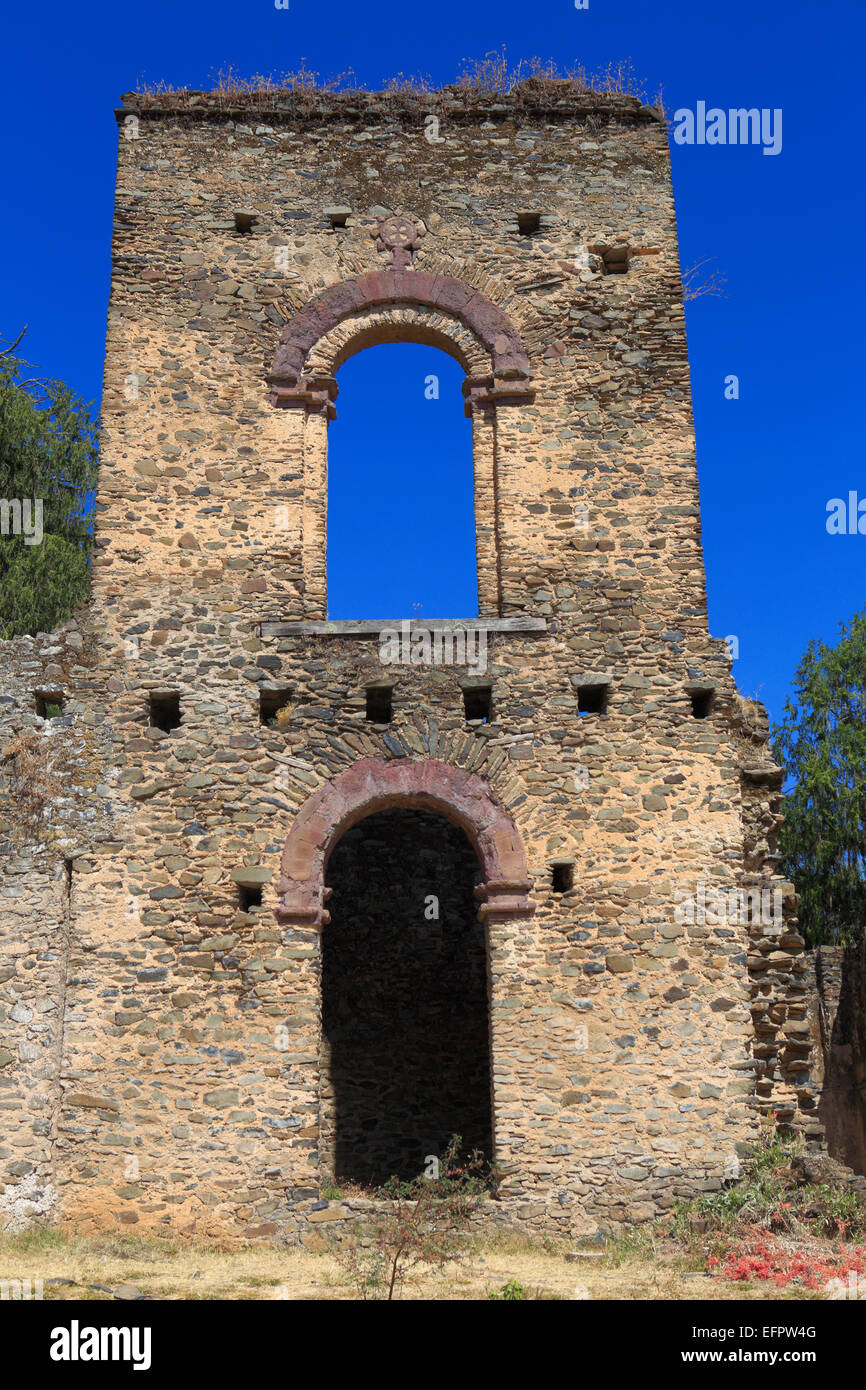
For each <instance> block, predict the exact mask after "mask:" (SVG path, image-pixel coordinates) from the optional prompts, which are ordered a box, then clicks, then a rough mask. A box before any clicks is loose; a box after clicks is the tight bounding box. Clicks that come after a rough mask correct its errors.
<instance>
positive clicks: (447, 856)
mask: <svg viewBox="0 0 866 1390" xmlns="http://www.w3.org/2000/svg"><path fill="white" fill-rule="evenodd" d="M406 814H409V819H403V818H401V817H404V816H405V815H406ZM383 817H384V818H383ZM353 831H357V832H358V833H357V834H354V833H353ZM443 833H444V836H445V838H443ZM332 861H333V863H332ZM439 861H441V863H442V865H443V866H444V870H443V868H437V867H436V864H437V863H438V862H439ZM365 875H366V876H367V877H368V878H369V884H368V885H366V886H365V884H364V876H365ZM395 885H396V886H395ZM437 886H438V888H439V892H438V893H437ZM529 888H530V882H529V879H528V877H527V872H526V859H525V856H524V852H523V846H522V844H521V840H520V835H519V833H518V831H517V827H516V826H515V824H514V821H513V820H512V818H511V816H510V814H509V812H508V810H507V809H506V807H505V806H504V805H503V803H502V802H501V801H500V800H499V798H498V797H497V796H496V794H495V792H494V791H493V789H492V788H491V786H490V784H489V783H488V782H487V781H485V779H484V778H482V777H480V776H478V775H477V774H475V773H470V772H467V771H466V770H465V769H464V768H460V767H455V766H453V765H452V764H450V763H444V762H439V761H436V760H433V759H430V760H420V759H418V760H415V759H409V758H396V759H393V760H391V761H384V760H381V759H378V758H364V759H361V760H360V761H359V762H357V763H353V764H352V765H351V766H350V767H348V768H346V770H345V771H344V772H342V773H340V774H339V775H338V776H336V777H334V778H333V779H332V780H331V781H329V782H326V783H323V785H322V786H321V787H319V789H318V791H316V792H314V793H313V794H312V795H311V796H310V797H309V798H308V800H307V801H306V802H305V803H304V805H303V806H302V807H301V809H300V811H299V812H298V814H297V816H296V817H295V820H294V823H293V825H292V829H291V831H290V833H289V836H288V838H287V840H286V844H285V848H284V850H283V856H282V864H281V877H280V880H279V883H278V885H277V890H278V893H279V899H280V901H279V907H278V909H277V917H278V919H279V921H280V922H282V923H283V924H284V925H285V926H288V927H290V928H291V930H292V932H293V934H294V937H295V939H296V940H297V941H298V942H302V941H309V940H312V939H314V936H315V935H317V934H319V935H320V934H321V933H323V932H326V931H328V929H329V927H330V926H331V923H332V916H333V924H334V926H335V928H336V930H335V932H334V934H333V936H332V937H330V938H329V940H328V941H326V942H325V943H324V946H325V957H326V959H325V970H324V972H323V979H324V985H325V997H324V999H323V1014H324V1018H323V1030H322V1033H323V1040H322V1043H321V1048H320V1059H319V1102H320V1103H319V1126H318V1153H319V1168H320V1173H321V1176H322V1178H323V1179H324V1178H326V1177H327V1176H330V1175H331V1174H333V1173H334V1170H335V1168H337V1167H338V1166H339V1165H342V1167H343V1173H344V1175H349V1174H353V1175H358V1176H357V1180H358V1181H363V1182H370V1181H373V1182H376V1181H381V1180H382V1177H383V1175H384V1177H385V1178H387V1177H390V1176H391V1175H392V1173H394V1172H395V1171H398V1172H399V1171H400V1170H401V1169H402V1170H403V1171H404V1172H405V1171H410V1173H411V1175H415V1174H417V1173H418V1172H419V1171H420V1170H421V1169H422V1168H423V1166H424V1164H423V1160H424V1159H425V1158H426V1157H427V1154H430V1153H437V1156H438V1151H437V1145H438V1144H441V1143H442V1137H441V1136H443V1135H444V1140H445V1142H446V1143H447V1141H448V1139H450V1138H451V1135H452V1134H453V1133H455V1132H460V1129H461V1128H464V1129H466V1130H467V1133H466V1134H462V1135H461V1137H462V1138H463V1139H464V1141H467V1142H468V1143H469V1144H470V1146H471V1145H472V1144H475V1145H476V1146H478V1147H485V1146H486V1145H488V1144H489V1146H490V1148H489V1150H488V1152H489V1154H490V1156H495V1155H494V1150H495V1143H496V1092H495V1084H493V1085H491V1082H490V1079H489V1078H490V1077H492V1075H493V1071H494V1062H495V1058H496V1046H497V1044H496V1027H495V1009H496V1007H497V999H499V1000H502V998H503V997H504V995H505V993H506V992H507V989H508V985H507V982H506V980H504V979H500V978H499V975H498V973H497V972H498V971H500V970H501V969H502V968H503V966H502V962H503V960H504V957H505V955H506V950H505V940H506V938H507V937H508V935H509V933H510V932H511V931H512V930H513V927H514V925H515V924H516V923H519V922H521V921H522V920H523V919H524V918H526V917H528V916H529V915H531V913H532V912H533V911H534V904H533V903H532V901H531V899H530V898H529V896H528V893H529ZM431 896H434V897H439V899H440V903H439V910H440V918H439V921H440V923H441V926H438V927H437V928H436V932H437V933H438V935H437V934H434V931H433V930H432V927H433V924H434V919H433V918H432V917H428V918H426V919H425V916H424V909H425V907H427V906H428V903H427V899H428V898H430V897H431ZM470 896H471V899H472V902H471V904H470V901H469V899H470ZM395 902H396V904H397V905H396V907H395V906H394V904H395ZM443 902H444V904H445V914H447V915H443V912H442V903H443ZM326 904H327V906H326ZM332 909H333V914H332ZM474 914H477V919H478V920H477V923H476V921H475V916H474ZM401 923H402V924H403V925H402V928H401ZM359 924H360V930H359ZM353 930H354V932H355V936H354V937H353V936H352V932H353ZM401 930H402V931H403V932H404V933H405V932H411V933H413V934H414V936H413V939H412V940H411V941H410V940H408V939H406V940H401V938H400V932H401ZM482 932H483V936H482ZM482 942H484V944H485V945H486V951H485V950H483V949H482ZM386 944H387V950H386V949H385V948H386ZM377 947H378V948H379V951H380V954H381V956H382V959H381V960H380V959H378V958H377ZM437 951H438V956H437ZM494 957H497V958H498V961H499V964H498V965H496V966H494V964H493V961H494ZM437 960H438V965H437V967H436V968H437V970H438V972H439V973H438V974H437V975H436V979H435V982H434V983H435V988H434V989H433V990H432V999H433V1002H434V1004H435V1002H436V1000H439V1001H440V1005H441V1012H440V1014H439V1016H438V1017H439V1020H440V1022H439V1026H440V1028H441V1027H442V1025H443V1022H444V1025H445V1026H446V1027H448V1026H450V1027H452V1028H454V1027H457V1029H458V1032H459V1034H460V1038H461V1039H462V1041H461V1043H460V1045H459V1046H456V1045H453V1044H451V1043H449V1042H448V1040H447V1039H444V1038H443V1039H441V1040H440V1039H439V1038H438V1036H437V1037H435V1038H434V1039H433V1040H432V1044H433V1048H434V1049H435V1050H436V1054H437V1056H438V1057H439V1058H440V1060H441V1058H446V1059H447V1065H448V1067H449V1074H448V1083H447V1088H446V1090H447V1096H448V1097H449V1099H448V1102H447V1104H446V1103H445V1102H444V1101H440V1100H436V1099H435V1098H434V1099H433V1100H430V1101H429V1104H427V1105H426V1106H425V1107H424V1109H423V1113H422V1110H421V1109H420V1108H419V1106H418V1105H417V1103H416V1102H415V1101H414V1100H410V1101H409V1102H408V1103H407V1102H406V1101H405V1099H404V1100H403V1101H402V1102H399V1095H395V1096H394V1097H391V1098H390V1099H389V1100H388V1105H389V1106H392V1109H391V1111H390V1112H389V1117H388V1121H387V1124H384V1125H383V1121H382V1117H381V1114H380V1113H378V1112H377V1107H379V1110H381V1106H382V1099H381V1097H382V1095H383V1094H384V1092H383V1086H385V1087H387V1085H388V1081H387V1076H386V1075H385V1073H386V1071H387V1070H388V1067H387V1066H386V1060H387V1059H386V1049H385V1048H384V1046H383V1045H382V1043H383V1039H384V1040H385V1041H387V1042H388V1043H389V1044H390V1050H391V1063H392V1065H391V1066H390V1071H391V1072H395V1066H394V1065H393V1063H394V1052H395V1047H398V1046H400V1047H403V1048H406V1047H407V1046H408V1045H409V1043H411V1049H410V1050H411V1051H412V1053H413V1055H412V1057H411V1058H410V1059H409V1062H408V1064H407V1066H406V1068H404V1069H403V1070H402V1071H401V1070H400V1068H396V1074H397V1075H398V1076H401V1077H402V1080H401V1082H400V1086H401V1087H402V1088H403V1090H404V1091H405V1086H406V1084H407V1083H406V1077H407V1076H408V1077H410V1078H411V1077H412V1076H413V1075H415V1076H421V1075H422V1073H423V1078H424V1079H423V1085H424V1087H430V1086H432V1080H431V1078H432V1074H433V1069H432V1068H431V1067H430V1066H429V1058H425V1057H423V1056H420V1055H419V1049H420V1048H421V1047H422V1045H423V1037H422V1036H421V1035H422V1033H423V1028H421V1029H419V1028H414V1032H412V1033H411V1034H410V1033H409V1032H408V1030H409V1029H410V1027H412V1026H414V1025H412V1024H411V1020H410V1018H409V1016H408V1010H409V1009H410V1008H411V1007H412V1006H413V1004H412V1001H413V999H414V1000H415V1001H416V1003H417V1001H418V1000H419V998H420V999H421V1002H422V1004H423V997H422V996H423V985H424V981H423V978H422V977H423V971H424V968H425V963H426V966H427V968H428V974H429V972H430V971H431V970H432V969H433V966H432V965H431V962H436V961H437ZM482 963H483V969H482ZM488 963H489V964H488ZM461 967H462V968H463V970H464V971H465V972H466V975H467V978H466V980H465V981H464V982H463V983H462V984H461V985H460V988H459V990H458V991H457V999H456V1004H457V1005H459V1007H456V1008H455V1009H454V1010H452V1012H451V1014H450V1015H447V1016H446V1009H448V1008H451V1004H449V1002H448V1000H447V997H446V995H447V988H446V987H447V986H448V985H449V984H451V983H453V981H454V979H455V973H456V972H457V971H459V970H460V968H461ZM377 968H379V969H380V971H381V972H382V974H383V979H384V984H385V988H384V989H382V988H380V979H379V977H378V976H377V975H376V974H375V972H376V970H377ZM359 975H360V976H361V977H363V979H364V980H365V981H372V984H369V985H367V986H366V987H367V988H369V989H370V990H372V991H373V995H374V997H373V998H372V999H370V1000H367V1001H362V1002H363V1005H364V1007H363V1008H361V1007H359V1006H358V1004H357V1002H356V996H357V994H358V988H357V986H356V985H353V980H356V979H357V978H358V976H359ZM430 978H431V981H432V976H431V977H430ZM482 979H484V981H485V988H484V989H482ZM401 982H406V983H405V988H402V987H401ZM389 987H390V988H389ZM401 988H402V993H401ZM353 989H354V996H353ZM342 999H345V1000H346V1002H345V1004H341V1000H342ZM389 999H390V1000H391V1001H392V1003H393V1004H396V1005H398V1007H396V1008H395V1009H393V1010H392V1011H391V1012H390V1013H388V1011H387V1009H386V1005H387V1003H388V1001H389ZM488 1001H489V1017H490V1022H489V1024H488V1017H487V1015H488V1009H487V1004H488ZM453 1002H455V1001H452V1003H453ZM424 1007H425V1008H426V1004H425V1005H424ZM341 1009H342V1012H341ZM468 1011H474V1012H475V1015H476V1016H475V1019H474V1022H471V1021H470V1020H469V1018H468V1017H467V1012H468ZM435 1017H436V1014H435V1009H434V1012H433V1013H432V1014H430V1013H424V1014H422V1019H421V1022H422V1024H424V1023H425V1022H426V1026H427V1027H428V1029H429V1028H432V1027H434V1024H433V1022H432V1020H433V1019H434V1018H435ZM484 1029H488V1031H489V1046H487V1045H485V1043H484ZM353 1030H356V1031H353ZM361 1035H363V1037H364V1038H365V1039H366V1040H367V1046H368V1048H369V1049H372V1051H371V1052H370V1055H369V1056H368V1057H364V1058H358V1057H357V1056H356V1057H355V1061H353V1050H354V1052H357V1051H358V1050H359V1048H360V1044H359V1045H358V1047H356V1045H355V1044H356V1038H357V1037H360V1036H361ZM371 1039H373V1041H370V1040H371ZM407 1039H408V1042H407ZM335 1042H336V1049H337V1056H338V1066H337V1069H336V1072H335V1071H334V1067H333V1055H334V1046H335ZM449 1049H450V1050H449ZM353 1066H354V1067H355V1068H356V1069H355V1071H354V1072H353V1071H351V1069H352V1068H353ZM485 1066H487V1067H488V1068H489V1071H488V1073H487V1077H488V1080H486V1081H485V1079H484V1073H485ZM383 1078H384V1079H383ZM467 1084H468V1085H469V1087H470V1095H469V1097H468V1099H467V1100H466V1101H465V1103H464V1102H463V1101H459V1100H458V1098H457V1097H456V1090H457V1087H458V1086H459V1085H464V1086H465V1085H467ZM425 1094H426V1095H427V1097H428V1099H429V1097H430V1095H431V1089H427V1090H426V1091H425ZM377 1095H378V1096H379V1099H378V1100H377ZM485 1096H486V1098H487V1106H486V1108H485V1106H484V1097H485ZM398 1102H399V1103H398ZM340 1104H342V1110H340V1109H339V1108H338V1107H339V1105H340ZM401 1105H402V1109H401ZM461 1105H462V1106H463V1108H462V1109H461ZM340 1114H342V1115H343V1116H348V1124H347V1125H346V1126H343V1125H342V1122H341V1123H340V1126H339V1128H338V1119H339V1117H340ZM400 1126H405V1128H406V1136H405V1139H404V1138H401V1137H400V1136H399V1135H398V1134H397V1130H398V1129H399V1127H400ZM445 1131H449V1132H448V1133H445ZM343 1133H345V1139H346V1144H345V1146H343V1145H341V1146H340V1155H339V1159H338V1152H337V1149H338V1138H339V1137H340V1136H341V1135H342V1134H343ZM488 1134H489V1139H488V1138H487V1135H488ZM395 1136H396V1137H395ZM476 1136H478V1137H477V1138H476ZM380 1141H381V1143H380ZM428 1142H430V1143H431V1144H432V1147H431V1148H426V1145H427V1143H428ZM421 1149H425V1152H423V1153H421V1152H420V1150H421ZM419 1159H420V1163H419ZM404 1165H405V1166H404Z"/></svg>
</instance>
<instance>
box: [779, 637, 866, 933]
mask: <svg viewBox="0 0 866 1390" xmlns="http://www.w3.org/2000/svg"><path fill="white" fill-rule="evenodd" d="M840 632H841V636H840V638H839V641H838V643H837V644H836V646H835V647H830V646H827V645H826V644H825V643H824V642H811V643H810V644H809V646H808V648H807V650H806V652H805V654H804V656H803V658H802V660H801V662H800V664H799V666H798V667H797V672H796V675H795V678H794V680H795V690H796V700H795V701H794V702H792V701H790V700H788V701H786V704H785V710H784V718H783V720H782V722H781V724H780V725H779V726H778V727H777V728H776V729H775V731H774V741H773V751H774V753H775V756H776V758H777V760H778V761H779V762H780V763H781V764H782V766H783V767H784V769H785V771H786V772H787V774H788V777H789V778H790V779H791V781H792V784H793V785H792V786H791V787H790V790H788V792H787V794H786V796H785V798H784V808H783V809H784V813H785V823H784V825H783V826H782V830H781V834H780V837H779V850H780V853H781V855H782V869H783V871H784V872H785V874H787V876H788V877H789V878H790V879H791V881H792V882H793V883H794V885H795V887H796V889H797V892H798V894H799V896H800V926H801V930H802V931H803V934H804V936H805V937H806V940H807V942H808V943H809V944H810V945H817V944H819V943H820V942H836V943H839V944H842V943H846V942H851V941H854V940H856V939H857V938H858V937H859V936H860V935H861V933H862V931H863V927H864V923H866V610H864V611H863V612H862V613H857V614H855V615H854V617H853V618H852V619H851V622H850V623H849V625H848V626H847V627H846V626H845V624H844V623H843V624H840Z"/></svg>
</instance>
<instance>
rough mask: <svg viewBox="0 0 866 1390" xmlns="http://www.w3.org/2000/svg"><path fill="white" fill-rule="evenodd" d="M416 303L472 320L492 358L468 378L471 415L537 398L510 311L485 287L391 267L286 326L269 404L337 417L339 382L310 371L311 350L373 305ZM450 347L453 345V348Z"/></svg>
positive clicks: (319, 300) (328, 294)
mask: <svg viewBox="0 0 866 1390" xmlns="http://www.w3.org/2000/svg"><path fill="white" fill-rule="evenodd" d="M402 304H411V305H416V306H420V307H422V308H425V309H430V310H432V311H434V312H437V313H440V314H442V315H443V316H444V317H446V318H451V319H457V320H458V321H459V322H460V323H463V324H465V325H466V327H467V328H469V329H470V330H471V331H472V332H473V333H474V335H475V337H476V338H477V339H478V340H479V342H480V343H481V344H483V347H484V350H485V352H486V353H487V355H488V356H489V362H490V368H489V372H487V373H484V374H483V375H476V376H471V377H467V379H466V382H465V384H464V388H463V389H464V393H465V394H466V396H467V413H469V412H471V409H472V406H473V404H475V403H479V404H483V405H489V404H499V403H511V402H517V401H523V400H531V399H532V398H533V395H534V393H533V390H532V387H531V385H530V371H529V358H528V356H527V354H526V351H525V349H524V347H523V343H522V341H521V339H520V336H519V334H518V333H517V331H516V329H515V328H514V325H513V324H512V322H511V320H510V319H509V317H508V315H507V314H506V313H505V312H504V311H503V310H502V309H500V308H498V307H497V305H495V304H493V303H492V301H491V300H489V299H487V298H486V297H485V296H484V295H483V294H481V292H480V291H479V290H476V289H473V288H472V286H470V285H464V284H463V283H462V282H461V281H460V280H453V279H451V278H449V277H448V276H447V275H431V274H429V273H428V272H426V271H416V270H386V271H381V272H379V273H377V274H373V275H365V276H361V277H359V278H358V279H355V280H344V281H342V282H341V283H340V284H337V285H331V286H330V287H329V288H328V289H326V290H323V291H322V293H321V294H319V295H317V296H316V298H315V299H313V300H311V301H310V303H309V304H307V305H306V306H305V307H304V308H303V309H301V310H300V311H299V312H298V313H297V314H295V316H294V318H292V319H291V320H290V321H289V322H288V323H287V324H286V326H285V328H284V329H283V332H282V334H281V336H280V344H279V347H278V348H277V351H276V354H275V356H274V361H273V365H272V367H271V371H270V373H269V375H268V383H269V385H270V387H271V391H270V397H269V399H270V402H271V404H272V405H275V406H281V407H284V408H285V407H293V406H294V407H303V408H305V409H307V410H312V411H321V412H322V413H323V414H325V415H327V416H328V417H329V418H330V417H331V416H332V415H333V405H332V402H333V400H334V397H335V394H336V384H335V383H334V382H333V380H332V379H331V378H321V379H319V378H317V377H315V376H312V377H311V376H307V375H305V366H306V362H307V358H308V356H309V353H310V351H311V349H312V348H313V347H314V346H315V345H316V343H318V342H319V340H320V339H321V338H323V337H324V336H325V334H327V333H329V332H330V331H331V330H332V329H333V328H335V327H336V326H337V324H339V323H340V322H341V321H342V320H343V319H345V318H347V317H348V316H349V315H351V314H358V313H362V312H364V311H368V310H371V309H376V308H380V309H381V308H382V307H388V306H391V307H395V306H397V305H402ZM446 350H447V349H446Z"/></svg>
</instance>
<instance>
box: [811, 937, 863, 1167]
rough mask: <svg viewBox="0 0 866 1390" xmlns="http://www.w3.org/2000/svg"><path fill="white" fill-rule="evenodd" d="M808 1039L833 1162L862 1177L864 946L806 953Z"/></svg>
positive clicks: (822, 1116)
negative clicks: (840, 1163) (838, 1161)
mask: <svg viewBox="0 0 866 1390" xmlns="http://www.w3.org/2000/svg"><path fill="white" fill-rule="evenodd" d="M808 957H809V960H808V967H809V968H808V975H807V986H808V998H809V1022H810V1025H811V1026H810V1038H809V1041H810V1042H811V1044H812V1048H813V1058H814V1080H815V1084H816V1087H817V1090H818V1097H819V1099H818V1112H819V1114H820V1117H821V1120H822V1123H823V1126H824V1129H825V1131H826V1139H827V1148H828V1149H829V1151H830V1154H831V1155H832V1157H833V1158H836V1159H839V1160H840V1161H841V1162H842V1163H846V1164H847V1165H848V1167H849V1168H853V1169H854V1171H855V1173H866V942H864V941H861V942H860V943H859V944H858V945H856V946H847V947H846V946H818V947H817V948H816V949H815V950H813V951H810V952H809V953H808Z"/></svg>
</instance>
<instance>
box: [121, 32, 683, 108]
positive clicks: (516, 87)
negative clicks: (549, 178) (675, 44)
mask: <svg viewBox="0 0 866 1390" xmlns="http://www.w3.org/2000/svg"><path fill="white" fill-rule="evenodd" d="M566 88H568V89H570V90H571V91H572V92H577V93H580V92H587V93H593V94H595V95H602V96H611V97H619V96H631V97H636V98H637V99H638V100H640V101H647V100H648V98H647V92H646V87H645V84H644V83H643V82H642V81H641V79H640V78H638V76H637V74H636V73H635V70H634V66H633V63H632V60H631V59H630V58H625V59H620V60H618V61H617V62H611V63H608V65H607V66H606V67H605V68H603V69H601V70H600V71H598V72H591V71H590V70H589V69H588V68H587V67H585V66H584V64H583V63H578V62H574V63H571V64H569V65H567V66H566V67H563V68H560V67H559V65H558V64H557V63H556V62H555V61H554V60H553V59H552V58H548V59H542V58H538V57H534V58H521V59H520V60H519V61H518V62H516V63H512V62H511V61H510V60H509V58H508V55H507V52H506V48H505V45H504V44H503V46H502V48H501V49H500V50H493V51H491V52H489V53H486V54H485V55H484V57H483V58H465V59H463V61H462V66H461V69H460V71H459V73H458V75H457V79H456V82H454V83H452V84H451V90H452V91H453V90H455V89H456V90H460V89H462V91H463V93H464V94H465V95H466V97H467V98H471V97H472V96H473V95H480V96H483V95H493V94H499V95H509V94H510V95H511V96H512V97H515V98H517V99H518V100H521V99H523V100H526V101H533V100H538V98H539V97H543V96H559V95H561V94H562V92H563V91H564V90H565V89H566ZM373 90H377V89H374V88H368V87H364V86H362V85H360V84H359V83H358V82H357V81H356V79H355V74H354V72H353V71H352V70H351V69H349V70H348V71H347V72H343V73H339V74H338V75H337V76H335V77H323V76H322V75H321V74H320V73H318V72H315V71H313V70H312V69H310V68H308V67H307V66H306V61H305V60H303V61H302V63H301V66H300V67H299V68H297V69H295V70H293V71H289V72H283V73H254V74H252V75H251V76H249V77H244V76H242V75H241V74H240V73H239V72H238V71H237V69H236V68H233V67H231V66H229V67H224V68H220V69H218V70H217V71H216V72H215V73H212V75H211V85H210V88H209V89H208V92H209V95H210V96H211V97H212V98H214V99H215V101H216V105H217V106H221V107H227V108H228V107H243V106H251V107H253V106H255V107H257V108H262V107H263V106H264V107H266V106H267V104H268V102H269V100H270V101H272V102H273V101H276V100H277V99H279V100H282V101H285V100H286V99H291V100H292V101H293V102H294V104H296V105H298V106H299V107H300V109H303V108H304V107H305V106H309V107H312V106H314V105H315V102H316V98H317V96H319V95H320V94H322V93H328V92H330V93H339V94H340V95H341V96H344V97H348V98H351V97H352V95H353V94H356V95H362V94H364V93H366V92H369V91H373ZM378 90H382V91H385V92H389V93H391V94H392V95H397V96H402V97H404V98H407V99H409V100H412V99H415V98H423V97H426V96H429V95H432V94H435V93H437V92H440V91H442V90H443V88H442V86H441V84H437V83H436V82H434V81H433V79H432V78H431V77H429V76H427V75H424V74H421V73H419V74H411V75H407V74H405V73H403V72H399V73H396V74H395V75H393V76H391V77H388V78H386V79H384V81H383V83H382V86H381V88H380V89H378ZM135 91H136V93H137V94H139V95H141V96H149V97H156V98H159V97H170V98H176V99H177V102H176V104H178V105H185V104H187V103H188V99H189V97H190V96H191V95H195V94H193V93H191V92H190V91H189V89H187V88H184V87H175V86H173V85H172V84H171V83H168V82H165V81H158V82H147V81H145V80H144V79H143V78H139V81H138V84H137V86H136V88H135ZM172 104H175V103H174V102H173V103H172ZM655 104H656V105H657V106H661V104H662V96H661V91H659V92H658V94H657V96H656V98H655Z"/></svg>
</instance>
